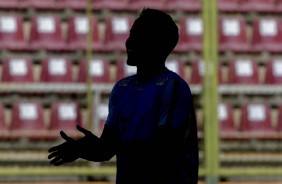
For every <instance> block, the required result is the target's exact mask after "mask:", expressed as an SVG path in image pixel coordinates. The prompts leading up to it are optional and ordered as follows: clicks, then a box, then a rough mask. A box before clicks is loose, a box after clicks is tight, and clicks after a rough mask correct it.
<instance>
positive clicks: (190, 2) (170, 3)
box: [165, 0, 201, 12]
mask: <svg viewBox="0 0 282 184" xmlns="http://www.w3.org/2000/svg"><path fill="white" fill-rule="evenodd" d="M165 9H166V10H170V11H174V10H183V11H189V12H198V11H200V9H201V4H200V0H167V1H166V2H165Z"/></svg>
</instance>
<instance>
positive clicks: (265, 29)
mask: <svg viewBox="0 0 282 184" xmlns="http://www.w3.org/2000/svg"><path fill="white" fill-rule="evenodd" d="M281 26H282V24H281V20H280V19H278V18H261V19H256V20H255V21H254V25H253V37H252V47H253V48H254V51H257V52H260V51H269V52H281V51H282V27H281Z"/></svg>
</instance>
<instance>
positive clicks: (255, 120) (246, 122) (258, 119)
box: [239, 103, 274, 132]
mask: <svg viewBox="0 0 282 184" xmlns="http://www.w3.org/2000/svg"><path fill="white" fill-rule="evenodd" d="M240 120H241V121H240V125H239V127H240V128H239V129H240V131H249V132H253V131H261V132H265V131H272V130H274V128H273V126H272V123H271V117H270V107H269V105H267V104H257V103H254V104H245V105H243V106H242V107H241V119H240Z"/></svg>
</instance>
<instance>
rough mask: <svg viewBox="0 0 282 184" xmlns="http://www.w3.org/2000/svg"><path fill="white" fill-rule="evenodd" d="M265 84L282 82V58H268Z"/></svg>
mask: <svg viewBox="0 0 282 184" xmlns="http://www.w3.org/2000/svg"><path fill="white" fill-rule="evenodd" d="M265 84H277V85H278V84H282V60H280V59H274V60H270V61H268V62H267V64H266V76H265Z"/></svg>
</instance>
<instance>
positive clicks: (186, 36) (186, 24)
mask: <svg viewBox="0 0 282 184" xmlns="http://www.w3.org/2000/svg"><path fill="white" fill-rule="evenodd" d="M202 34H203V22H202V19H201V18H200V17H189V18H185V19H183V20H181V21H180V24H179V42H178V44H177V45H176V47H175V49H174V51H176V52H187V51H189V50H195V51H200V50H201V49H202Z"/></svg>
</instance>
